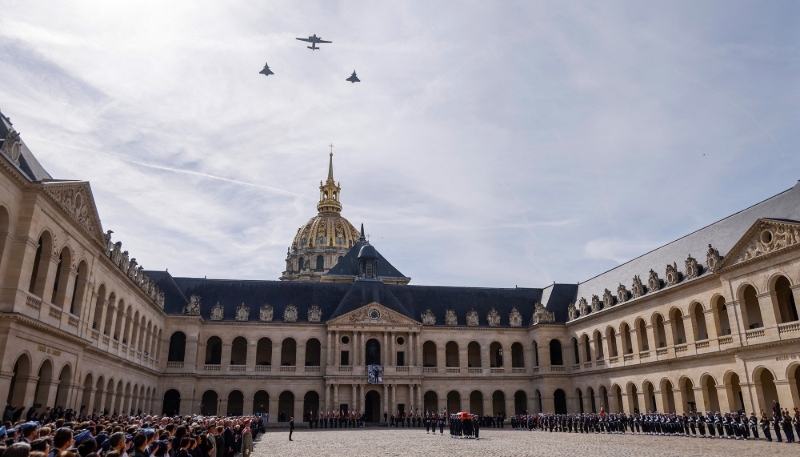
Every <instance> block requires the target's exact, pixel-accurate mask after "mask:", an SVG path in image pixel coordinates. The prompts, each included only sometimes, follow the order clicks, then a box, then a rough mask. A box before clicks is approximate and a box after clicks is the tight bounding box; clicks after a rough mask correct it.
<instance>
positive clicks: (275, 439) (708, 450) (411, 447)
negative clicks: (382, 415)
mask: <svg viewBox="0 0 800 457" xmlns="http://www.w3.org/2000/svg"><path fill="white" fill-rule="evenodd" d="M293 439H294V441H292V442H289V432H288V431H287V430H285V429H283V430H281V429H273V430H270V431H268V432H267V433H266V434H265V435H262V436H261V437H260V438H259V440H258V442H257V443H256V446H255V452H254V454H255V455H254V456H253V457H268V456H270V457H271V456H282V457H283V456H286V457H288V456H314V457H320V456H347V457H362V456H364V457H367V456H369V457H381V456H425V457H434V456H448V457H467V456H480V457H489V456H512V457H517V456H568V457H583V456H590V457H602V456H614V457H622V456H635V457H648V456H681V457H683V456H725V457H730V456H733V455H748V456H752V455H766V453H781V454H783V455H798V454H796V453H798V452H800V444H797V443H794V444H786V443H777V442H772V443H768V442H766V441H736V440H727V439H723V440H720V439H713V440H712V439H708V438H706V439H700V438H679V437H659V436H640V435H635V436H634V435H630V434H627V435H602V434H600V435H581V434H574V433H572V434H569V433H547V432H524V431H514V430H508V429H505V430H496V429H481V439H480V440H479V441H475V440H454V439H451V438H450V437H449V436H448V435H447V430H445V434H444V436H441V435H439V434H436V435H435V436H434V435H426V434H425V430H424V429H423V430H422V431H421V432H420V431H419V430H417V429H412V430H408V429H400V430H397V429H386V428H372V429H369V428H368V429H359V430H324V429H323V430H307V429H300V430H296V431H295V433H294V436H293Z"/></svg>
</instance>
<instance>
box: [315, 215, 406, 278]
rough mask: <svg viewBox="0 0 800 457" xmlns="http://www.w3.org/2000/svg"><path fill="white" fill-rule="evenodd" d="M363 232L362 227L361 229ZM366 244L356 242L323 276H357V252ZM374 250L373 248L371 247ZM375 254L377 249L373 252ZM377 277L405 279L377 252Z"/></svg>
mask: <svg viewBox="0 0 800 457" xmlns="http://www.w3.org/2000/svg"><path fill="white" fill-rule="evenodd" d="M362 230H363V227H362ZM365 244H367V242H366V241H364V240H363V239H361V240H358V242H357V243H356V244H354V245H353V247H352V248H350V250H349V251H347V254H345V256H344V257H342V260H340V261H339V262H338V263H337V264H336V265H334V266H333V268H331V269H330V270H328V272H327V273H325V275H327V276H358V252H359V251H360V250H361V247H362V246H364V245H365ZM373 248H374V246H373ZM375 251H376V252H377V249H376V250H375ZM378 276H380V277H383V278H405V279H410V278H407V277H406V276H405V275H404V274H403V273H400V271H399V270H398V269H397V268H395V267H394V266H393V265H392V264H391V263H389V261H388V260H386V258H385V257H384V256H382V255H381V253H380V252H378Z"/></svg>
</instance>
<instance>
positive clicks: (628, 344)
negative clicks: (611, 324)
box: [619, 322, 633, 354]
mask: <svg viewBox="0 0 800 457" xmlns="http://www.w3.org/2000/svg"><path fill="white" fill-rule="evenodd" d="M619 332H620V333H621V334H622V350H623V351H624V352H625V354H633V340H632V339H631V327H630V326H629V325H628V323H627V322H623V323H622V325H621V326H620V328H619Z"/></svg>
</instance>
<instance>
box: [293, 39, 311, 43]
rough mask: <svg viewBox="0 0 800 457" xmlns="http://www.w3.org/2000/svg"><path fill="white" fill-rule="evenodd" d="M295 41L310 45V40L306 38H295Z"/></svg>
mask: <svg viewBox="0 0 800 457" xmlns="http://www.w3.org/2000/svg"><path fill="white" fill-rule="evenodd" d="M295 40H300V41H305V42H308V43H311V40H310V39H308V38H295Z"/></svg>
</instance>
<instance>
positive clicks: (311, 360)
mask: <svg viewBox="0 0 800 457" xmlns="http://www.w3.org/2000/svg"><path fill="white" fill-rule="evenodd" d="M321 360H322V344H321V343H320V342H319V340H318V339H316V338H311V339H310V340H308V341H306V366H307V367H318V366H320V362H321ZM306 413H308V411H306ZM315 414H316V412H315Z"/></svg>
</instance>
